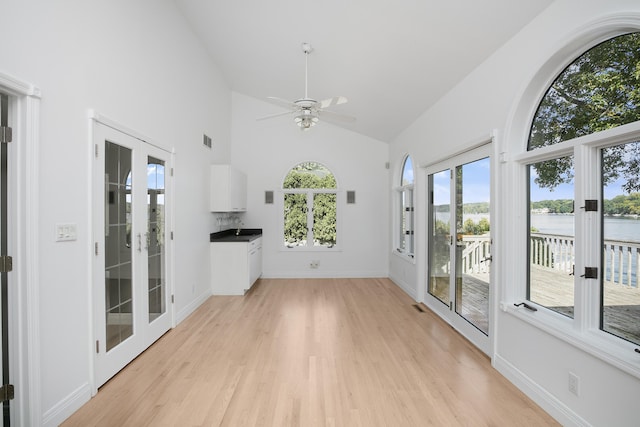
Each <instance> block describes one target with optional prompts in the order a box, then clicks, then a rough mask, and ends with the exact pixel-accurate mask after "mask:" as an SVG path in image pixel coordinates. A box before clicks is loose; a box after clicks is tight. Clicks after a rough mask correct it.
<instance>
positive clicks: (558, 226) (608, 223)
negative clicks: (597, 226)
mask: <svg viewBox="0 0 640 427" xmlns="http://www.w3.org/2000/svg"><path fill="white" fill-rule="evenodd" d="M531 226H532V227H534V228H536V229H537V230H538V232H540V233H547V234H561V235H564V236H575V231H574V216H573V215H564V214H532V215H531ZM604 226H605V233H606V236H605V238H606V239H607V240H622V241H625V242H640V218H631V217H623V216H606V217H605V218H604Z"/></svg>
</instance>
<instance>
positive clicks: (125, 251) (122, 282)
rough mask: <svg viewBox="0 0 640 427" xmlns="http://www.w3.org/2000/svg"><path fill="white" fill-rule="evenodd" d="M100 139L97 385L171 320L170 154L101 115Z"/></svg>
mask: <svg viewBox="0 0 640 427" xmlns="http://www.w3.org/2000/svg"><path fill="white" fill-rule="evenodd" d="M94 144H95V164H94V171H95V172H94V188H93V189H94V205H93V206H94V238H95V242H94V244H95V248H94V253H95V262H94V269H93V271H94V279H93V286H94V293H93V294H94V328H95V331H94V333H95V337H96V343H95V346H96V347H95V351H96V358H95V383H96V388H97V387H99V386H101V385H102V384H104V383H105V382H106V381H107V380H108V379H109V378H111V377H112V376H113V375H115V374H116V373H117V372H118V371H119V370H120V369H122V368H123V367H124V366H125V365H126V364H127V363H129V362H130V361H131V360H133V359H134V358H135V357H136V356H137V355H138V354H140V353H142V351H144V350H145V349H146V348H147V347H148V346H150V345H151V344H152V343H153V342H154V341H155V340H157V339H158V338H159V337H160V336H161V335H162V334H164V333H165V332H166V331H167V330H169V328H170V327H171V310H169V307H170V305H169V304H170V294H171V292H170V287H169V281H168V278H169V274H168V268H167V266H168V263H167V260H168V259H169V257H168V255H169V254H168V245H167V243H168V241H169V240H168V239H167V236H168V235H169V234H168V231H167V230H168V229H167V226H168V225H169V224H171V222H170V213H171V209H170V203H171V194H170V192H169V190H170V188H171V186H169V185H167V182H166V179H167V178H169V174H168V173H167V174H166V175H165V170H166V171H169V170H170V168H171V154H170V153H169V152H166V151H164V150H162V149H159V148H157V147H155V146H153V145H151V144H148V143H146V142H144V141H142V140H140V139H137V138H135V137H132V136H130V135H128V134H125V133H123V132H120V131H118V130H115V129H113V128H111V127H109V126H105V125H103V124H100V123H98V122H96V123H95V124H94Z"/></svg>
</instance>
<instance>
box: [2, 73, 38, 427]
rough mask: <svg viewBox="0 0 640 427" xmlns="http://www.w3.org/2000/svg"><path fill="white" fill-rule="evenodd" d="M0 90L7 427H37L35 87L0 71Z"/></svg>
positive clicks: (36, 95) (36, 156)
mask: <svg viewBox="0 0 640 427" xmlns="http://www.w3.org/2000/svg"><path fill="white" fill-rule="evenodd" d="M0 91H2V92H3V93H6V94H8V95H9V116H10V122H11V124H12V127H13V141H12V142H11V143H9V144H10V146H9V153H8V155H9V177H8V179H9V183H8V184H9V188H8V197H9V200H10V205H9V211H8V215H9V218H8V219H9V221H10V223H11V227H9V230H8V231H9V235H8V236H7V237H8V239H9V246H10V248H11V255H12V256H13V271H12V272H11V273H9V306H10V307H12V308H14V310H12V312H10V313H9V316H10V318H9V323H10V325H13V328H12V329H11V330H10V332H9V334H10V336H9V345H10V350H9V351H10V353H9V358H10V359H9V363H10V375H11V378H12V380H11V381H12V383H13V384H14V385H16V387H15V399H14V400H13V401H12V407H11V422H12V423H13V425H40V424H41V422H42V416H41V410H40V406H41V395H40V389H41V387H40V327H39V325H40V314H39V313H40V310H39V291H38V289H39V286H38V284H39V271H38V265H39V261H38V234H39V233H38V223H39V215H38V212H39V209H38V205H39V198H38V190H39V175H40V172H39V170H40V169H39V165H38V148H39V145H40V132H39V129H40V97H41V94H40V89H39V88H37V87H36V86H34V85H32V84H30V83H26V82H24V81H21V80H19V79H16V78H14V77H12V76H9V75H7V74H4V73H1V72H0Z"/></svg>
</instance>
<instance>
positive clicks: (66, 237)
mask: <svg viewBox="0 0 640 427" xmlns="http://www.w3.org/2000/svg"><path fill="white" fill-rule="evenodd" d="M74 240H78V226H77V224H56V242H71V241H74Z"/></svg>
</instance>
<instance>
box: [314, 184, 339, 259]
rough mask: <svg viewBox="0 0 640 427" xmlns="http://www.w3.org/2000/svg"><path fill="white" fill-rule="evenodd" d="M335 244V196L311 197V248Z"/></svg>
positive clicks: (331, 194)
mask: <svg viewBox="0 0 640 427" xmlns="http://www.w3.org/2000/svg"><path fill="white" fill-rule="evenodd" d="M335 244H336V194H335V193H316V194H314V195H313V246H326V247H328V248H331V247H333V246H334V245H335Z"/></svg>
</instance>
